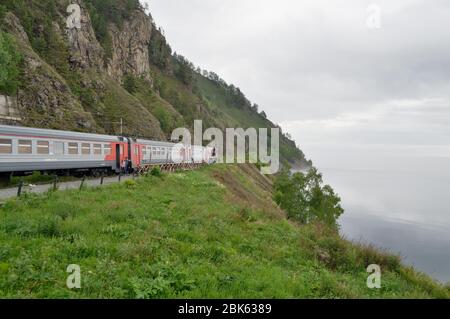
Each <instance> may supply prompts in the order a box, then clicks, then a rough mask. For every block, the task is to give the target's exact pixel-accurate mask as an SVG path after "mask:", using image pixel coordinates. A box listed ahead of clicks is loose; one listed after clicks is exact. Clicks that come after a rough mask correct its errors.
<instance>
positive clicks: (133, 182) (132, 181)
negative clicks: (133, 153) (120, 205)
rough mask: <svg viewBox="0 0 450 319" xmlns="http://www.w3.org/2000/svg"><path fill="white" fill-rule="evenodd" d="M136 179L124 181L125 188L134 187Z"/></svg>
mask: <svg viewBox="0 0 450 319" xmlns="http://www.w3.org/2000/svg"><path fill="white" fill-rule="evenodd" d="M136 185H137V184H136V181H134V180H132V179H128V180H126V181H125V186H126V187H127V188H135V187H136Z"/></svg>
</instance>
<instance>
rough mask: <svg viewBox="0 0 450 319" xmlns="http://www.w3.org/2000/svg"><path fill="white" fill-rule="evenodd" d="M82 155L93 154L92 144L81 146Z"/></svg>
mask: <svg viewBox="0 0 450 319" xmlns="http://www.w3.org/2000/svg"><path fill="white" fill-rule="evenodd" d="M81 154H82V155H90V154H91V144H89V143H82V144H81Z"/></svg>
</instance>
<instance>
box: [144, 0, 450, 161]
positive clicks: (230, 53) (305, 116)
mask: <svg viewBox="0 0 450 319" xmlns="http://www.w3.org/2000/svg"><path fill="white" fill-rule="evenodd" d="M147 2H148V3H149V6H150V12H151V14H152V16H153V18H154V19H155V21H156V23H157V25H159V26H161V27H162V28H163V29H164V31H165V34H166V36H167V38H168V41H169V43H170V44H171V46H172V48H173V49H174V50H175V51H177V52H178V53H180V54H183V55H185V56H186V57H187V58H188V59H190V60H191V61H192V62H194V64H195V65H198V66H200V67H201V68H202V69H208V70H211V71H214V72H216V73H218V74H219V75H220V76H221V77H223V78H224V79H225V80H226V81H227V82H229V83H233V84H235V85H236V86H238V87H240V88H241V89H242V91H243V92H244V93H245V94H246V95H247V97H248V98H249V99H250V100H251V101H252V102H255V103H257V104H259V105H260V107H261V108H262V109H263V110H265V111H266V113H267V114H268V115H269V117H270V118H271V119H272V120H273V121H274V122H276V123H279V124H280V125H281V126H282V127H283V128H284V130H285V131H287V132H289V133H291V134H292V135H293V137H294V139H295V140H296V141H297V143H298V144H299V145H300V147H301V148H302V149H304V151H305V152H306V154H307V155H308V156H309V157H311V158H312V159H313V160H314V161H315V162H316V163H319V166H320V165H331V162H330V159H333V160H336V161H342V162H345V161H348V157H349V156H350V157H352V158H353V159H355V158H356V159H357V160H358V161H359V160H360V159H361V160H362V161H363V162H365V161H364V160H363V159H365V160H367V159H368V158H374V157H377V156H378V157H379V156H381V154H382V155H383V156H410V155H414V156H418V157H421V156H430V155H432V156H448V157H450V147H448V146H449V142H450V1H448V0H432V1H430V0H428V1H425V0H377V1H366V0H328V1H324V0H303V1H300V0H278V1H268V0H226V1H223V0H148V1H147ZM371 4H376V5H378V7H379V8H380V9H381V16H380V18H381V19H380V23H381V25H380V28H369V27H368V20H369V22H370V23H369V25H370V26H376V25H377V23H376V21H377V19H376V13H375V11H374V9H371V10H369V11H368V7H369V6H370V5H371ZM369 17H372V18H373V17H375V18H374V19H369ZM330 153H331V154H333V156H331V157H330V156H329V155H330ZM365 163H366V162H365ZM364 165H367V164H364Z"/></svg>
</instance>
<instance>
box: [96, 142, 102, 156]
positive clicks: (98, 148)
mask: <svg viewBox="0 0 450 319" xmlns="http://www.w3.org/2000/svg"><path fill="white" fill-rule="evenodd" d="M94 155H102V144H94Z"/></svg>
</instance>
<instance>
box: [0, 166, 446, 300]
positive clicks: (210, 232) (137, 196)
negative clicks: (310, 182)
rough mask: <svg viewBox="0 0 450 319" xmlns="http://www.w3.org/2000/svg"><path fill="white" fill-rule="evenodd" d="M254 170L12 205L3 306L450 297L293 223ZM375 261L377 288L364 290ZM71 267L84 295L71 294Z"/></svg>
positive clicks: (383, 260)
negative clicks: (15, 302) (24, 301)
mask: <svg viewBox="0 0 450 319" xmlns="http://www.w3.org/2000/svg"><path fill="white" fill-rule="evenodd" d="M255 172H256V171H254V170H253V169H251V168H250V167H249V166H214V167H209V168H204V169H201V170H198V171H195V172H180V173H174V174H171V175H165V174H164V175H162V176H161V177H156V176H149V177H143V178H140V179H137V180H136V181H135V182H129V183H122V184H116V185H111V186H108V187H104V188H93V189H85V190H82V191H65V192H50V193H48V194H46V195H43V196H31V195H27V196H26V197H24V198H22V199H20V200H17V199H15V200H11V201H8V202H7V203H5V204H4V205H3V206H2V208H1V209H0V243H1V245H0V297H3V298H13V297H19V298H168V297H174V298H314V297H318V298H358V297H364V298H365V297H375V298H384V297H388V298H391V297H402V298H412V297H419V298H435V297H438V298H448V296H449V295H448V290H447V289H446V288H443V287H441V286H438V285H437V284H436V283H434V282H432V281H431V280H430V279H429V278H427V277H426V276H423V275H420V274H417V273H416V272H414V271H413V270H411V269H407V268H405V267H403V266H401V264H400V263H399V260H398V258H397V257H394V256H389V255H386V254H384V253H382V252H379V251H377V250H375V249H372V248H370V247H360V246H357V245H354V244H351V243H349V242H346V241H344V240H342V239H341V238H340V237H339V236H338V235H337V234H336V233H335V232H334V231H332V230H330V229H328V228H326V227H324V226H321V225H309V226H299V225H296V224H294V223H292V222H290V221H288V220H286V219H285V218H284V215H283V214H282V212H281V211H279V210H278V209H277V208H276V206H275V205H274V204H273V202H272V201H271V199H270V198H271V194H270V192H269V189H268V186H269V185H270V180H268V179H266V178H265V177H261V176H260V175H258V174H255ZM256 173H257V172H256ZM324 256H325V257H324ZM370 263H379V264H380V265H381V267H382V270H383V277H382V289H380V290H370V289H368V288H367V287H366V279H367V276H368V274H367V273H366V272H365V267H366V266H367V264H370ZM70 264H78V265H80V266H81V276H82V288H81V289H79V290H69V289H68V288H67V287H66V279H67V276H68V274H67V273H66V268H67V266H68V265H70Z"/></svg>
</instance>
